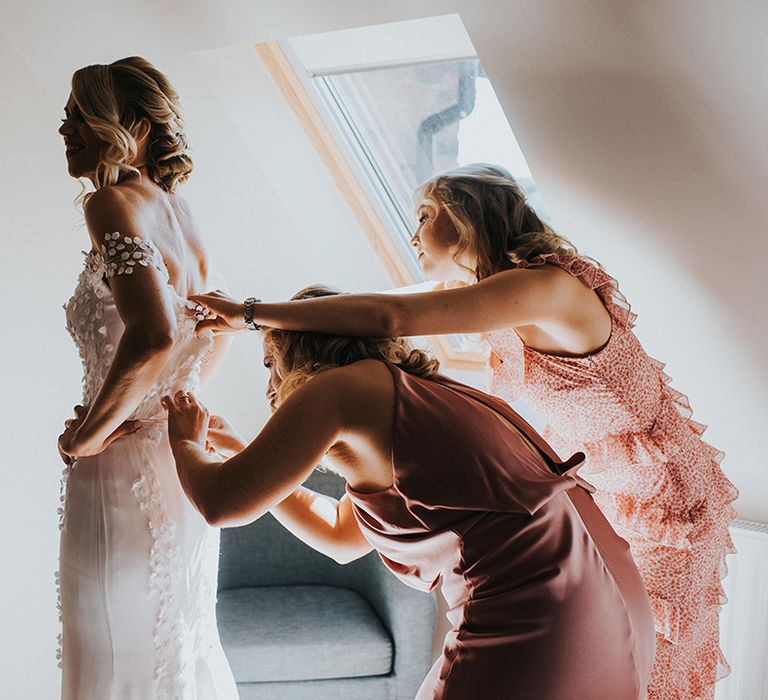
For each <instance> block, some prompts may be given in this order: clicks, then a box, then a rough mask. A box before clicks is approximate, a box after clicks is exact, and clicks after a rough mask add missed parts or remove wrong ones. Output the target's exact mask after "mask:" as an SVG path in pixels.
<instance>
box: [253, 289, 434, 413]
mask: <svg viewBox="0 0 768 700" xmlns="http://www.w3.org/2000/svg"><path fill="white" fill-rule="evenodd" d="M341 293H342V292H339V291H336V290H334V289H331V288H330V287H325V286H323V285H313V286H311V287H307V288H305V289H302V290H301V291H299V292H297V293H296V294H294V295H293V296H292V297H291V300H292V301H298V300H300V299H317V298H319V297H328V296H335V295H337V294H341ZM264 332H265V339H266V340H267V342H269V343H270V344H271V346H272V348H271V349H272V352H273V355H274V362H275V363H276V367H275V369H276V370H277V374H278V375H279V376H280V378H281V383H280V386H279V387H274V386H272V385H271V383H270V385H269V386H268V387H267V399H268V400H269V402H270V405H271V406H272V408H273V409H275V408H277V407H278V406H279V405H280V404H281V403H282V402H283V401H285V399H286V398H288V396H290V395H291V394H292V393H293V392H294V391H296V389H298V388H299V387H300V386H301V385H302V384H304V383H305V382H307V381H308V380H310V379H311V378H312V377H313V376H315V375H316V374H318V373H320V372H324V371H325V370H328V369H333V368H335V367H344V366H346V365H349V364H352V363H353V362H357V361H358V360H366V359H373V360H384V361H386V362H389V363H391V364H393V365H395V366H396V367H399V368H400V369H402V370H404V371H405V372H408V373H409V374H414V375H416V376H417V377H425V378H429V377H433V376H434V375H435V374H437V372H438V370H439V369H440V363H439V362H438V360H437V359H435V358H434V357H433V356H432V355H430V354H429V353H427V352H425V351H424V350H420V349H418V348H414V347H413V346H412V345H411V344H410V343H409V342H408V340H407V339H406V338H350V337H346V336H336V335H328V334H325V333H307V332H304V331H286V330H281V329H278V328H269V329H266V330H265V331H264Z"/></svg>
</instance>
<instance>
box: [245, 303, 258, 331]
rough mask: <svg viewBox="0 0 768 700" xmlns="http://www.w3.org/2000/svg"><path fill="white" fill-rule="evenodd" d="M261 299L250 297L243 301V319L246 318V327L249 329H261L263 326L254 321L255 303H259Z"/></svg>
mask: <svg viewBox="0 0 768 700" xmlns="http://www.w3.org/2000/svg"><path fill="white" fill-rule="evenodd" d="M260 301H261V299H257V298H256V297H248V298H247V299H246V300H245V301H244V302H243V319H244V320H245V327H246V328H247V329H248V330H249V331H260V330H261V326H260V325H259V324H258V323H254V321H253V305H254V304H258V303H259V302H260Z"/></svg>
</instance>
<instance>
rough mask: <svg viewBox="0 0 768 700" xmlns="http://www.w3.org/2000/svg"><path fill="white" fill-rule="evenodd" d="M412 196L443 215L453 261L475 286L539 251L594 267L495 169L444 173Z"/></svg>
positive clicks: (482, 166)
mask: <svg viewBox="0 0 768 700" xmlns="http://www.w3.org/2000/svg"><path fill="white" fill-rule="evenodd" d="M415 196H416V200H417V202H418V201H419V200H420V201H428V202H431V203H433V204H434V205H435V206H436V207H438V208H440V209H442V210H443V211H444V212H445V213H446V214H447V215H448V217H449V218H450V220H451V222H452V223H453V225H454V227H455V228H456V231H457V233H458V235H459V240H458V243H457V245H456V248H455V249H454V252H453V260H454V262H455V263H456V264H457V265H459V266H460V267H463V268H464V269H466V270H469V271H470V272H471V273H472V274H474V275H475V278H476V279H477V281H478V282H479V281H480V280H482V279H485V278H486V277H489V276H490V275H492V274H494V273H496V272H499V271H500V270H501V269H503V266H504V263H505V262H512V263H515V264H517V263H518V262H520V261H521V260H530V259H531V258H534V257H536V256H537V255H541V254H543V253H558V254H560V255H573V256H578V257H581V258H583V259H584V260H586V261H587V262H589V263H591V264H593V265H598V263H597V262H596V261H594V260H592V259H591V258H587V257H585V256H581V255H579V252H578V250H577V249H576V246H574V245H573V243H571V242H570V241H569V240H568V239H567V238H566V237H565V236H561V235H560V234H559V233H557V232H556V231H555V230H554V229H553V228H551V227H550V226H549V225H548V224H546V223H545V222H544V221H542V219H541V218H540V217H539V215H538V214H537V213H536V211H535V210H534V209H533V207H532V206H531V205H530V204H529V203H528V201H527V200H526V196H525V192H524V191H523V188H522V187H520V185H519V184H518V183H517V181H516V180H515V178H514V177H512V175H511V174H510V173H509V171H507V170H506V169H505V168H502V167H501V166H499V165H490V164H488V163H473V164H472V165H466V166H463V167H461V168H456V169H454V170H449V171H447V172H444V173H441V174H440V175H436V176H435V177H433V178H432V179H430V180H427V181H426V182H425V183H424V184H422V185H421V186H420V187H419V188H418V189H417V190H416V193H415ZM467 256H469V257H470V258H471V259H473V260H475V261H476V263H475V267H474V268H470V267H468V266H467V265H466V264H464V262H462V261H463V260H466V258H467ZM598 266H599V265H598Z"/></svg>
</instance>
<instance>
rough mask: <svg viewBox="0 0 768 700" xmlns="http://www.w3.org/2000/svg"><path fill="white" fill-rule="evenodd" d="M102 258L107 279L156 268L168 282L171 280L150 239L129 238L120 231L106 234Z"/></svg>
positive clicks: (158, 252)
mask: <svg viewBox="0 0 768 700" xmlns="http://www.w3.org/2000/svg"><path fill="white" fill-rule="evenodd" d="M101 258H102V260H103V261H104V266H105V268H106V275H107V277H115V276H119V275H132V274H133V273H134V270H136V269H138V268H141V267H154V268H155V269H157V270H158V271H159V272H161V273H162V275H163V277H164V278H165V281H166V282H167V281H168V279H169V276H168V269H167V268H166V266H165V262H164V261H163V256H162V255H161V254H160V251H159V250H158V249H157V246H156V245H155V244H154V243H153V242H152V241H151V240H149V239H148V238H143V237H141V236H127V235H125V234H122V233H120V232H118V231H114V232H113V233H106V234H104V243H103V244H102V246H101Z"/></svg>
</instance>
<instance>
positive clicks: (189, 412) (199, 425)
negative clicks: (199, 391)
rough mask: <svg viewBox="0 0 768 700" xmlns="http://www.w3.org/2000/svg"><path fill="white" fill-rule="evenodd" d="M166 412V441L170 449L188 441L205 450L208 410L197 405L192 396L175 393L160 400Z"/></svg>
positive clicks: (184, 393) (180, 392) (185, 393)
mask: <svg viewBox="0 0 768 700" xmlns="http://www.w3.org/2000/svg"><path fill="white" fill-rule="evenodd" d="M160 403H161V404H162V405H163V407H164V408H165V410H166V411H168V440H169V442H170V443H171V447H172V448H173V446H174V445H176V444H178V443H179V442H182V441H183V440H190V441H191V442H194V443H197V444H198V445H200V447H202V448H203V449H205V443H206V439H207V437H208V409H207V408H206V407H205V406H203V405H202V404H200V403H198V401H197V399H196V398H195V397H194V395H193V394H190V393H187V392H184V391H177V392H176V393H175V394H174V395H173V396H163V398H162V399H161V400H160Z"/></svg>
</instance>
